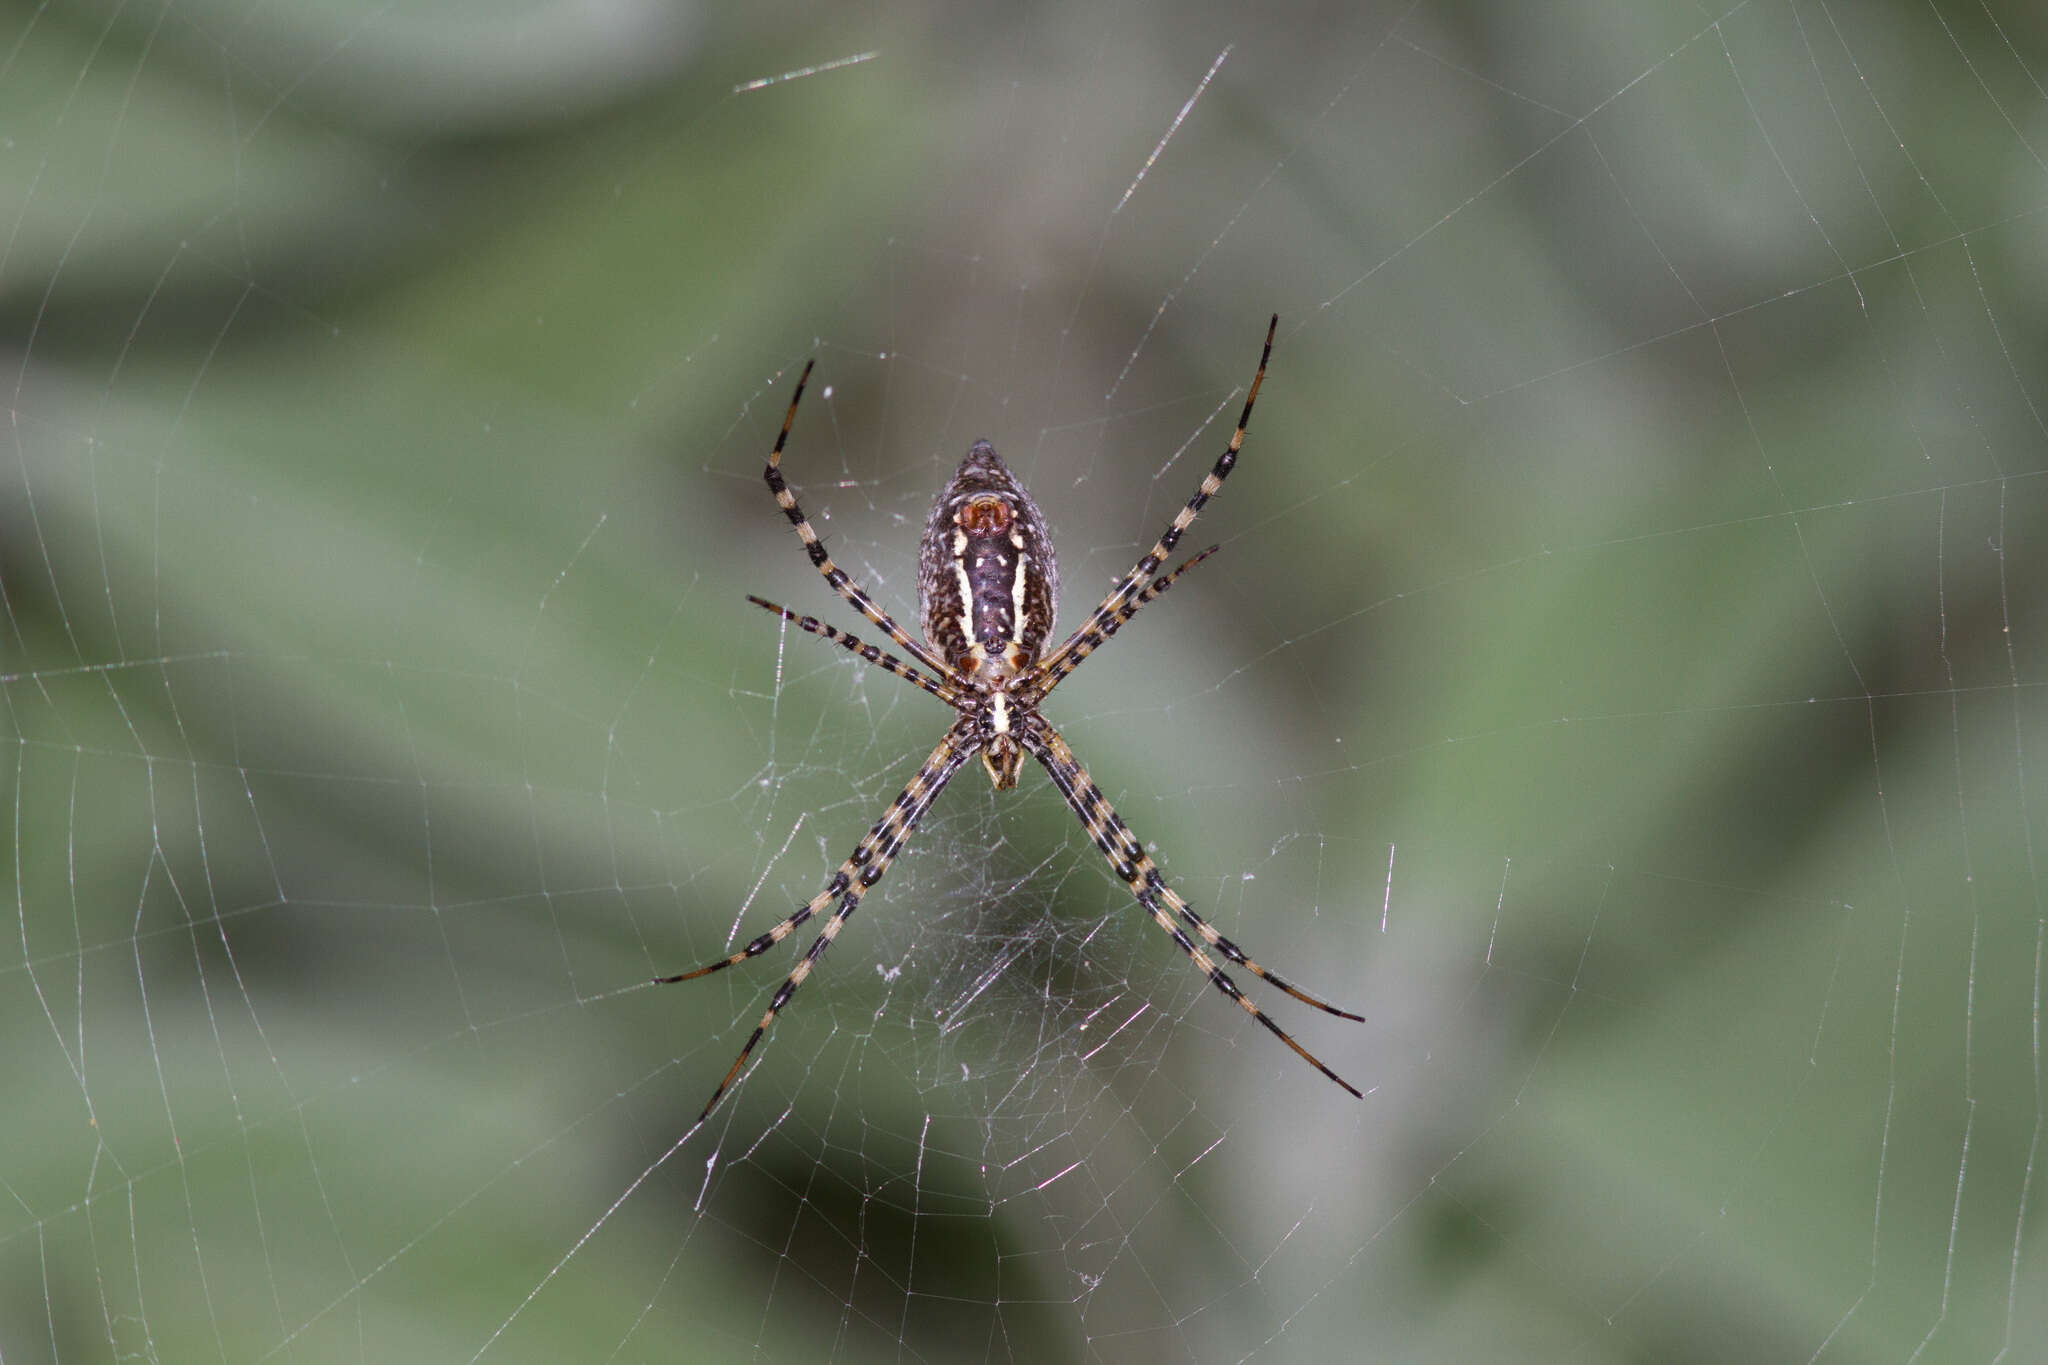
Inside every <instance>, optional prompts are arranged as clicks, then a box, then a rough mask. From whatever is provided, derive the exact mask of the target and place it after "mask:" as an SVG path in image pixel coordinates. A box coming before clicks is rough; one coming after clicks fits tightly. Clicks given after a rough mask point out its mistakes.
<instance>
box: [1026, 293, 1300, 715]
mask: <svg viewBox="0 0 2048 1365" xmlns="http://www.w3.org/2000/svg"><path fill="white" fill-rule="evenodd" d="M1279 327H1280V315H1279V314H1278V313H1275V314H1274V315H1273V320H1272V321H1271V322H1269V323H1267V324H1266V347H1265V349H1264V350H1263V351H1261V352H1260V353H1259V368H1258V372H1257V373H1256V374H1254V375H1253V376H1252V386H1251V389H1250V391H1248V392H1247V393H1246V394H1245V396H1244V411H1243V412H1242V413H1240V414H1239V415H1238V419H1237V430H1236V431H1233V432H1232V433H1231V434H1230V444H1229V445H1227V446H1225V447H1224V448H1223V453H1222V454H1221V455H1219V456H1217V457H1216V466H1215V468H1213V469H1211V470H1210V471H1209V472H1208V474H1207V475H1206V476H1204V477H1203V479H1202V482H1201V484H1200V486H1198V487H1197V488H1196V489H1195V492H1194V496H1193V497H1190V498H1189V499H1188V504H1187V506H1185V507H1183V508H1181V509H1180V511H1179V512H1178V513H1177V514H1176V515H1175V516H1174V518H1173V521H1172V522H1171V523H1170V524H1169V525H1168V526H1167V528H1166V530H1165V531H1164V532H1163V533H1161V535H1160V537H1159V539H1158V540H1157V541H1155V542H1154V543H1153V546H1152V548H1151V549H1150V550H1147V551H1146V552H1145V554H1144V557H1143V558H1141V559H1140V560H1139V561H1138V562H1137V563H1136V564H1134V565H1132V566H1131V568H1130V571H1129V572H1128V573H1126V574H1125V575H1124V576H1123V577H1122V578H1119V579H1118V580H1117V582H1116V586H1115V587H1113V588H1111V589H1110V590H1109V596H1107V597H1105V598H1103V599H1102V603H1101V605H1100V606H1098V607H1096V608H1095V610H1094V611H1092V612H1090V613H1089V614H1088V619H1087V620H1086V621H1084V622H1082V623H1081V626H1080V628H1079V629H1077V630H1076V631H1075V632H1074V633H1073V634H1072V635H1069V636H1068V637H1067V638H1066V639H1065V640H1064V641H1063V642H1062V643H1061V644H1060V647H1059V648H1058V649H1056V650H1054V651H1053V652H1052V653H1051V654H1049V655H1047V656H1046V657H1045V659H1044V660H1043V661H1042V662H1040V664H1039V665H1038V674H1039V676H1041V677H1043V676H1049V675H1050V674H1051V673H1052V672H1053V670H1055V669H1057V668H1058V667H1059V665H1060V663H1061V661H1062V660H1063V659H1064V657H1065V656H1066V654H1067V653H1068V652H1069V651H1070V650H1072V649H1074V648H1075V647H1076V645H1078V644H1079V642H1080V641H1081V639H1082V637H1084V636H1086V635H1088V634H1090V633H1091V632H1092V633H1097V634H1099V633H1101V631H1102V630H1103V629H1104V627H1106V626H1107V625H1108V624H1109V621H1110V619H1111V618H1112V617H1114V616H1115V615H1116V614H1117V613H1118V612H1120V611H1122V610H1123V609H1124V608H1125V607H1127V606H1129V605H1130V601H1131V599H1132V598H1133V597H1135V596H1136V595H1137V593H1138V590H1139V589H1138V585H1139V584H1140V583H1142V582H1144V581H1145V580H1146V579H1147V578H1149V577H1150V576H1151V575H1153V574H1155V573H1157V572H1159V566H1160V565H1161V564H1163V563H1165V562H1166V557H1167V556H1168V555H1170V554H1172V553H1173V547H1174V546H1176V545H1178V544H1180V538H1181V536H1182V535H1183V534H1185V533H1186V531H1187V529H1188V527H1189V526H1191V525H1193V524H1194V520H1195V518H1196V517H1198V516H1200V515H1201V514H1202V508H1203V507H1205V506H1206V505H1207V504H1208V502H1209V499H1211V498H1213V497H1215V496H1216V490H1217V489H1219V488H1221V487H1223V481H1224V480H1225V479H1227V478H1229V477H1230V471H1231V470H1232V469H1233V468H1235V467H1236V465H1237V452H1238V449H1239V448H1240V447H1242V446H1243V445H1244V429H1245V427H1246V426H1247V425H1249V424H1250V422H1251V420H1252V404H1254V403H1256V402H1258V401H1259V385H1261V384H1263V383H1265V382H1266V362H1267V361H1269V360H1271V359H1272V358H1273V334H1274V332H1276V331H1278V330H1279ZM1069 671H1071V670H1069ZM1062 676H1064V674H1062Z"/></svg>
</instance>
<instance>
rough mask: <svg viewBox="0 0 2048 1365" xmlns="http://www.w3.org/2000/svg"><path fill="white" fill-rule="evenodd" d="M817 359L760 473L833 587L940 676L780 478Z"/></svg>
mask: <svg viewBox="0 0 2048 1365" xmlns="http://www.w3.org/2000/svg"><path fill="white" fill-rule="evenodd" d="M817 363H818V362H817V361H815V360H811V361H806V362H805V363H804V372H803V374H801V375H799V376H798V377H797V381H796V392H795V393H794V394H792V395H791V396H790V400H789V411H788V412H787V413H785V414H784V415H783V418H782V432H781V434H780V435H778V436H776V438H775V449H773V450H771V451H770V452H768V464H767V467H766V468H764V469H763V470H762V471H761V477H762V478H763V479H765V480H767V483H768V491H769V492H771V493H773V494H774V495H775V505H776V506H778V507H780V508H781V509H782V515H784V516H785V517H788V518H789V524H790V525H791V526H794V527H796V533H797V537H798V539H800V540H802V541H803V543H804V553H805V554H807V555H809V556H810V557H811V563H812V564H814V565H816V566H817V570H818V572H819V573H821V574H823V575H824V576H825V581H826V582H827V583H830V584H831V585H832V590H833V591H834V592H836V593H838V594H839V595H840V596H841V597H843V598H845V599H846V600H847V601H848V602H850V603H852V604H853V609H854V610H855V611H857V612H859V613H860V614H861V615H862V616H865V617H867V618H868V620H870V621H872V622H873V623H874V624H875V625H876V626H877V627H879V628H880V629H881V630H882V631H883V633H884V634H886V635H887V636H888V637H889V639H890V640H891V641H893V642H894V643H895V645H896V647H897V648H898V649H900V650H902V651H903V652H904V653H905V654H908V655H909V656H910V657H911V658H912V659H915V660H916V661H917V662H918V663H921V664H923V665H924V666H925V667H926V668H927V669H929V670H930V671H931V672H933V673H936V674H939V675H940V676H941V677H943V676H944V675H945V672H946V666H945V665H944V664H942V663H940V662H939V661H938V660H937V659H935V658H933V657H932V652H931V651H930V650H929V649H926V648H925V647H924V646H923V645H922V644H920V643H919V642H918V641H916V640H913V639H911V638H910V636H909V635H907V634H905V633H904V630H903V627H901V626H899V625H897V624H896V622H895V620H894V619H893V618H891V617H890V615H889V613H888V612H886V611H883V610H882V608H881V607H880V606H878V605H877V604H876V602H875V599H874V598H872V597H869V596H868V595H867V593H866V591H865V590H863V589H862V588H861V586H860V584H858V583H856V582H854V581H853V579H852V577H851V576H849V575H848V574H847V572H846V570H844V569H842V568H840V567H839V566H838V565H837V564H834V563H833V562H832V556H831V555H829V554H826V553H825V542H823V541H822V540H820V539H818V533H817V531H816V530H815V529H814V528H813V527H812V526H811V519H810V518H809V517H807V516H805V515H804V509H803V508H802V507H800V506H799V505H798V504H797V500H796V494H795V493H793V492H791V491H790V488H789V485H788V484H787V483H785V482H783V478H782V447H783V444H784V443H785V442H787V441H788V440H789V428H790V425H791V423H793V422H795V421H796V405H797V404H798V403H800V402H802V401H803V397H804V385H805V384H806V383H808V382H809V381H810V377H811V367H812V366H813V365H816V364H817Z"/></svg>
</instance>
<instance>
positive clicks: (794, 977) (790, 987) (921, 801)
mask: <svg viewBox="0 0 2048 1365" xmlns="http://www.w3.org/2000/svg"><path fill="white" fill-rule="evenodd" d="M976 747H978V746H976V745H975V743H974V742H973V739H972V734H971V731H970V729H969V728H968V726H967V725H966V724H965V723H962V724H959V725H955V726H954V727H953V728H952V729H951V730H948V731H947V732H946V736H945V738H944V739H941V740H940V741H939V745H938V747H937V748H936V749H933V750H932V752H931V756H930V757H929V758H927V759H925V761H924V766H923V767H921V768H919V769H918V770H917V772H916V773H915V774H914V775H913V776H912V777H911V779H910V782H909V784H908V785H906V786H905V787H904V788H903V790H902V791H900V792H898V793H896V799H895V800H894V801H892V802H890V803H889V809H888V810H886V811H884V812H883V813H882V818H881V819H879V820H877V821H875V823H874V827H873V828H871V829H870V830H868V832H867V833H866V834H864V835H862V836H861V841H860V842H859V843H858V844H856V845H854V848H853V852H852V853H850V854H848V855H847V858H846V861H845V862H843V863H841V864H840V865H839V870H838V871H837V872H835V873H833V874H832V880H831V881H829V882H827V883H825V889H824V890H823V891H820V892H819V893H818V894H817V895H816V896H814V897H813V898H812V899H811V900H810V901H808V902H807V903H805V904H803V905H800V906H798V907H797V908H796V912H795V913H794V914H792V915H790V917H789V918H788V919H785V920H783V921H782V922H781V923H780V924H778V925H776V926H775V927H774V928H772V929H770V930H768V931H767V932H766V933H764V934H762V935H760V936H759V937H757V938H755V939H754V940H753V941H752V942H750V943H748V944H747V946H746V947H744V948H742V949H740V950H739V951H738V952H736V953H734V954H732V955H731V956H730V957H723V958H720V959H719V960H718V961H716V962H712V963H707V964H706V965H704V966H702V967H699V968H697V969H696V970H695V971H690V972H683V973H681V974H680V975H677V976H658V977H656V978H655V983H656V984H657V985H670V984H672V983H674V982H678V981H693V980H695V979H696V978H697V977H700V976H706V975H709V974H710V973H712V972H716V971H722V970H724V969H725V968H727V967H736V966H738V965H739V964H740V963H742V962H745V961H746V960H747V959H748V958H750V957H759V956H760V955H761V954H762V953H765V952H767V951H768V949H770V948H771V947H773V946H774V945H776V944H778V943H780V942H782V940H783V939H785V938H788V937H789V935H790V934H791V933H793V932H794V931H795V929H796V927H797V926H798V925H800V924H802V923H803V922H804V921H805V920H807V919H809V918H811V916H813V915H815V914H817V913H818V911H820V910H822V909H824V908H825V906H826V905H827V904H829V903H830V902H831V901H832V900H833V899H834V898H837V900H838V901H839V908H838V909H836V910H834V911H833V912H832V916H831V918H830V919H827V920H826V921H825V928H824V930H823V931H822V932H821V933H820V934H819V935H818V937H817V938H816V939H814V940H813V941H812V943H811V946H810V948H809V949H808V950H807V951H806V952H805V953H804V955H803V956H802V957H801V958H799V959H797V964H796V966H795V967H794V968H792V969H791V971H790V973H789V976H788V978H787V979H786V980H784V981H783V983H782V985H781V986H779V987H777V988H776V991H775V996H774V998H773V999H771V1000H770V1001H769V1002H768V1012H767V1013H766V1014H763V1015H762V1016H761V1022H760V1023H758V1024H756V1025H755V1026H754V1031H753V1033H752V1034H751V1035H750V1036H749V1037H748V1038H747V1043H746V1046H745V1047H742V1048H741V1049H740V1055H739V1056H738V1057H737V1058H735V1059H734V1061H733V1064H732V1070H730V1071H728V1072H726V1073H725V1079H724V1080H722V1081H720V1082H719V1083H718V1089H716V1090H714V1091H712V1092H711V1098H710V1099H709V1100H708V1101H706V1102H705V1105H704V1112H703V1113H701V1114H699V1115H698V1116H697V1122H699V1123H702V1122H703V1121H704V1120H705V1119H707V1118H710V1117H711V1111H712V1110H713V1109H716V1108H717V1107H718V1102H719V1101H720V1100H722V1099H724V1098H725V1092H726V1091H727V1090H729V1089H731V1088H732V1083H733V1081H734V1080H735V1079H737V1078H738V1076H739V1074H740V1069H741V1068H742V1067H744V1066H746V1064H747V1058H748V1057H750V1056H752V1055H753V1053H754V1048H755V1047H756V1046H758V1045H759V1043H760V1041H761V1039H762V1037H763V1036H764V1035H765V1034H766V1033H767V1032H768V1026H769V1025H770V1024H772V1023H774V1022H775V1016H776V1015H778V1014H780V1013H781V1012H782V1007H783V1006H784V1005H787V1004H788V1003H789V998H790V997H791V996H793V995H795V994H796V992H797V987H799V986H801V985H803V984H804V978H805V977H807V976H809V975H810V974H811V968H813V967H815V966H816V965H817V963H818V959H819V958H821V957H823V956H824V955H825V950H826V949H827V948H829V947H831V946H832V940H833V939H835V938H837V937H838V936H839V931H840V930H841V929H842V928H844V927H845V925H846V921H847V920H849V919H851V918H852V917H853V912H854V911H855V910H857V909H859V908H860V900H861V897H862V896H864V895H866V894H867V892H868V889H869V888H870V887H872V886H874V884H875V883H876V882H879V881H881V880H882V874H883V873H884V872H886V871H888V870H889V864H890V863H891V862H892V861H893V860H894V859H895V857H896V854H897V852H898V850H900V849H901V848H902V847H903V841H904V840H906V839H908V838H909V837H910V835H911V831H913V830H915V829H916V828H917V822H918V821H919V820H922V819H923V818H924V813H925V812H926V811H927V810H929V809H930V808H931V804H932V802H933V801H936V800H937V799H938V796H939V793H940V792H942V791H944V790H945V789H946V784H947V783H948V782H950V781H952V780H953V774H954V773H956V772H958V771H959V770H960V765H961V764H962V763H965V762H966V761H967V760H968V759H969V758H971V757H972V756H973V754H974V751H975V748H976Z"/></svg>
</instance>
